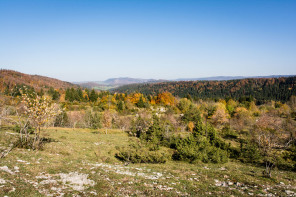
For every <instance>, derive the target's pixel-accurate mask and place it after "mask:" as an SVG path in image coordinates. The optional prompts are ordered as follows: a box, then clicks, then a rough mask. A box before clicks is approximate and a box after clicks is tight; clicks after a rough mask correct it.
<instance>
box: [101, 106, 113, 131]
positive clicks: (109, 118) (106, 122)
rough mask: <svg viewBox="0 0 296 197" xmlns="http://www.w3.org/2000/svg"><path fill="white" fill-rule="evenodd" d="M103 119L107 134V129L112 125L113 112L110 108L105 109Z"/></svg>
mask: <svg viewBox="0 0 296 197" xmlns="http://www.w3.org/2000/svg"><path fill="white" fill-rule="evenodd" d="M102 121H103V124H104V127H105V129H106V130H105V131H106V134H107V129H110V128H111V126H112V114H111V112H110V111H109V110H106V111H104V113H103V118H102Z"/></svg>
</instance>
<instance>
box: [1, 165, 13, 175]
mask: <svg viewBox="0 0 296 197" xmlns="http://www.w3.org/2000/svg"><path fill="white" fill-rule="evenodd" d="M0 170H3V171H4V172H8V173H9V174H14V172H12V171H11V170H10V169H9V168H8V167H7V166H2V167H0Z"/></svg>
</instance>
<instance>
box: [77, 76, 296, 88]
mask: <svg viewBox="0 0 296 197" xmlns="http://www.w3.org/2000/svg"><path fill="white" fill-rule="evenodd" d="M292 76H295V75H270V76H214V77H201V78H178V79H172V80H165V79H140V78H130V77H119V78H110V79H107V80H105V81H86V82H74V84H77V85H80V86H82V87H85V88H90V89H92V88H93V89H97V90H109V89H114V88H118V87H121V86H125V85H131V84H145V83H161V82H173V81H227V80H237V79H252V78H280V77H292Z"/></svg>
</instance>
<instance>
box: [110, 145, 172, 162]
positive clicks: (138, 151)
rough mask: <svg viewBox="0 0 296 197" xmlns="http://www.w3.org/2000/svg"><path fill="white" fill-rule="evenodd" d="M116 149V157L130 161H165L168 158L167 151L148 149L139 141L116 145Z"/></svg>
mask: <svg viewBox="0 0 296 197" xmlns="http://www.w3.org/2000/svg"><path fill="white" fill-rule="evenodd" d="M117 150H118V152H117V153H116V154H115V157H116V158H118V159H119V160H121V161H126V162H131V163H165V162H166V161H167V160H168V158H169V154H168V153H166V152H164V151H161V150H158V151H150V150H149V148H148V147H145V146H144V145H143V144H141V142H140V141H135V142H134V143H130V144H129V146H128V147H117Z"/></svg>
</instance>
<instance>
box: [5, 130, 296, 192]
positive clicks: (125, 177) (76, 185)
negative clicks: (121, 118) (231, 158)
mask: <svg viewBox="0 0 296 197" xmlns="http://www.w3.org/2000/svg"><path fill="white" fill-rule="evenodd" d="M104 133H105V131H103V130H102V131H99V132H97V131H94V130H89V129H76V130H72V129H64V128H52V129H48V131H47V133H46V135H47V137H49V138H51V139H53V142H51V143H48V144H46V145H45V148H44V150H43V151H32V150H26V149H14V150H13V151H12V152H11V153H10V154H9V155H8V156H7V157H6V158H4V159H1V160H0V196H5V195H6V196H77V195H80V196H147V195H150V196H151V195H152V196H231V195H233V196H250V195H253V196H296V173H295V172H288V171H278V170H275V171H274V172H273V179H267V178H264V177H262V176H261V174H262V173H261V172H262V171H263V168H260V167H255V166H251V165H249V164H242V163H239V162H229V163H227V164H219V165H218V164H203V163H200V164H188V163H185V162H175V161H169V162H167V163H166V164H129V165H127V166H125V165H124V164H123V163H121V162H120V161H118V160H117V159H116V158H115V157H114V154H115V153H116V149H115V146H121V145H127V144H128V137H127V135H126V134H125V133H124V132H122V131H120V130H110V131H108V134H104ZM14 137H15V135H14V133H13V132H12V131H9V130H1V131H0V150H2V149H4V148H5V147H8V146H9V140H10V139H13V138H14Z"/></svg>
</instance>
